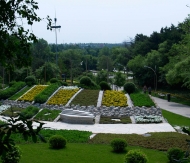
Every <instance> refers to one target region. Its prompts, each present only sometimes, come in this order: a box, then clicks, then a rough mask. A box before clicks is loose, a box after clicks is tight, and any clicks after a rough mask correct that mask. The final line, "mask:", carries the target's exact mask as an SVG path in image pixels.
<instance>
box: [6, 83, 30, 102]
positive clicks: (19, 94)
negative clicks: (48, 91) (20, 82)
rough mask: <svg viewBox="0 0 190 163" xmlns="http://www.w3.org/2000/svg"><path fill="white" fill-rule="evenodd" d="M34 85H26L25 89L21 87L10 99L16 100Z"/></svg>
mask: <svg viewBox="0 0 190 163" xmlns="http://www.w3.org/2000/svg"><path fill="white" fill-rule="evenodd" d="M31 87H32V86H26V87H24V88H23V89H21V90H20V91H19V92H17V93H16V94H14V95H13V96H11V97H10V98H9V100H16V99H18V98H19V97H21V96H22V95H23V94H24V93H26V92H27V91H28V90H29V89H30V88H31Z"/></svg>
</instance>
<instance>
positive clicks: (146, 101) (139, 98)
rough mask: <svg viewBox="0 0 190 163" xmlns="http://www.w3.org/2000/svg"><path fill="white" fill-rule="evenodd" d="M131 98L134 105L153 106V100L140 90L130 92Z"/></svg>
mask: <svg viewBox="0 0 190 163" xmlns="http://www.w3.org/2000/svg"><path fill="white" fill-rule="evenodd" d="M130 97H131V100H132V101H133V105H134V106H139V107H141V106H146V107H151V106H155V104H154V102H153V101H152V99H151V98H150V97H149V95H148V94H144V93H142V92H135V93H132V94H130Z"/></svg>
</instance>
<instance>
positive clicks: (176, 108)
mask: <svg viewBox="0 0 190 163" xmlns="http://www.w3.org/2000/svg"><path fill="white" fill-rule="evenodd" d="M150 97H151V98H152V100H153V101H154V103H155V104H156V105H157V106H158V107H160V108H161V109H164V110H167V111H170V112H173V113H176V114H179V115H182V116H184V117H188V118H190V106H187V105H182V104H179V103H175V102H168V101H167V100H164V99H161V98H157V97H153V96H150ZM189 124H190V119H189Z"/></svg>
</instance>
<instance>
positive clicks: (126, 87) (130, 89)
mask: <svg viewBox="0 0 190 163" xmlns="http://www.w3.org/2000/svg"><path fill="white" fill-rule="evenodd" d="M124 90H125V91H126V92H127V93H128V94H131V93H133V92H135V84H134V83H131V82H128V83H125V84H124Z"/></svg>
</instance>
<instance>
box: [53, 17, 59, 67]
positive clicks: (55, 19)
mask: <svg viewBox="0 0 190 163" xmlns="http://www.w3.org/2000/svg"><path fill="white" fill-rule="evenodd" d="M54 21H55V25H54V26H51V28H54V29H55V43H56V47H55V49H56V65H57V28H58V29H59V28H61V26H60V25H58V26H56V22H57V18H56V17H55V18H54Z"/></svg>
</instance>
